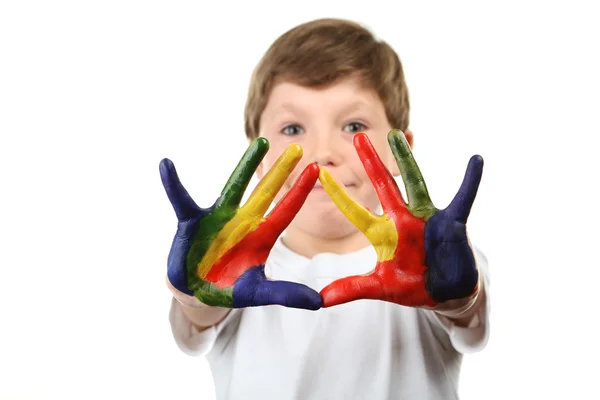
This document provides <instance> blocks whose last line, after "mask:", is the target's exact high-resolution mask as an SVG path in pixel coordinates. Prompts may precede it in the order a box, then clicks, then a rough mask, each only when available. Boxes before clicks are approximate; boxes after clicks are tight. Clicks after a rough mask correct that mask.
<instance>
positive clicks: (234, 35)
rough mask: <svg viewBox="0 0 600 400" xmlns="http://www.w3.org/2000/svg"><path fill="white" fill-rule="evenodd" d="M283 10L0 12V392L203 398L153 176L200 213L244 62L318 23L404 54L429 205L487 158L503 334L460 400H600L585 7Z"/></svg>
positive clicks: (237, 126)
mask: <svg viewBox="0 0 600 400" xmlns="http://www.w3.org/2000/svg"><path fill="white" fill-rule="evenodd" d="M283 3H284V2H279V3H273V4H271V5H265V4H264V3H260V2H256V1H254V2H246V3H245V4H243V5H242V2H239V5H233V4H231V2H223V3H221V5H219V6H216V5H214V4H213V5H211V6H202V5H200V2H191V1H190V2H179V1H168V2H167V1H163V2H158V1H124V0H120V1H108V0H104V1H96V2H92V1H85V2H84V1H70V2H67V1H53V2H50V1H48V2H43V1H39V2H32V1H5V2H2V3H1V4H2V5H0V134H1V141H0V163H1V164H0V174H1V180H0V202H1V207H0V235H1V241H0V268H1V274H0V398H2V399H4V398H8V399H12V398H40V399H42V398H52V399H67V398H68V399H71V398H77V399H81V398H85V399H91V398H118V399H129V398H146V397H148V396H152V398H155V397H159V398H170V399H177V398H199V399H213V398H214V389H213V386H212V377H211V373H210V370H209V369H208V366H207V364H206V362H205V360H204V359H198V358H191V357H187V356H185V355H183V353H181V352H180V351H179V350H178V348H177V347H176V345H175V343H174V341H173V339H172V336H171V332H170V327H169V323H168V320H167V315H168V308H169V302H170V294H169V292H168V290H167V289H166V287H165V284H164V274H165V271H166V256H167V253H168V251H169V247H170V242H171V239H172V236H173V234H174V232H175V227H176V219H175V215H174V213H173V211H172V208H171V206H170V204H169V202H168V200H167V197H166V195H165V193H164V190H163V188H162V186H161V182H160V178H159V173H158V164H159V161H160V160H161V159H162V158H163V157H169V158H170V159H172V160H173V161H174V162H175V165H176V166H177V168H178V171H179V173H180V176H181V178H182V180H183V182H184V184H185V185H186V186H187V188H188V190H189V191H190V192H191V193H192V195H193V196H194V198H195V199H196V200H197V202H199V203H200V204H202V205H203V206H209V205H210V204H212V202H213V201H214V199H215V198H216V196H217V195H218V193H219V192H220V189H221V186H222V185H223V184H224V182H225V180H226V179H227V177H228V176H229V173H230V172H231V170H232V169H233V168H234V166H235V165H236V164H237V161H238V159H239V157H240V156H241V154H242V153H243V151H244V150H245V148H246V145H247V143H246V141H245V137H244V133H243V105H244V102H245V95H246V89H247V86H248V82H249V78H250V74H251V72H252V69H253V68H254V65H255V64H256V63H257V62H258V60H259V58H260V57H261V56H262V54H263V53H264V51H265V50H266V49H267V47H268V46H269V45H270V44H271V42H272V41H273V40H275V38H276V37H277V36H278V35H280V34H282V33H283V32H285V31H286V30H288V29H290V28H292V27H293V26H295V25H297V24H299V23H302V22H306V21H308V20H311V19H314V18H319V17H341V18H351V19H355V20H358V21H359V22H362V23H365V24H366V25H368V26H369V27H371V28H372V29H373V30H374V31H375V34H376V35H377V36H378V37H380V38H382V39H384V40H386V41H387V42H389V43H390V44H391V45H392V46H393V47H394V48H395V49H396V51H397V52H398V53H399V55H400V57H401V59H402V61H403V63H404V67H405V72H406V77H407V80H408V84H409V88H410V92H411V102H412V122H411V127H412V129H413V131H414V132H415V135H416V138H415V157H416V158H417V160H418V162H419V164H420V166H421V169H422V171H423V173H424V174H425V178H426V180H427V182H428V186H429V189H430V192H431V195H432V197H433V199H434V202H435V203H436V205H438V207H445V206H446V205H447V204H448V202H449V201H450V199H451V198H452V197H453V195H454V193H455V191H456V190H457V189H458V186H459V185H460V182H461V180H462V176H463V173H464V169H465V167H466V164H467V161H468V159H469V157H470V156H471V155H473V154H475V153H478V154H481V155H482V156H483V157H484V159H485V163H486V164H485V168H484V175H483V180H482V184H481V187H480V191H479V194H478V197H477V200H476V202H475V207H474V209H473V212H472V214H471V220H470V223H469V224H470V235H471V238H472V240H473V242H474V243H475V244H476V245H478V246H479V247H481V248H482V249H483V251H484V252H485V253H486V254H487V256H488V258H489V261H490V268H491V271H492V284H493V287H492V296H493V304H492V308H493V309H492V324H493V326H492V336H491V339H490V342H489V346H488V348H486V349H485V350H484V351H483V352H482V353H479V354H476V355H472V356H468V357H466V358H465V360H464V368H463V373H462V379H461V384H460V392H461V395H462V399H507V398H511V399H531V398H553V397H558V398H577V399H584V398H597V397H595V396H597V393H595V392H597V381H598V377H597V375H598V369H597V363H598V355H599V354H598V353H599V351H598V350H599V349H598V347H599V346H598V344H597V343H598V329H597V328H596V326H595V320H596V316H597V315H598V305H597V301H596V299H597V296H598V294H597V293H598V291H597V288H598V283H599V282H600V281H599V278H600V274H599V272H598V269H599V267H600V265H599V264H600V263H599V261H598V255H597V254H598V253H597V249H598V244H597V241H598V239H599V236H600V235H598V224H599V222H600V221H599V220H598V217H597V213H598V211H597V207H598V200H599V198H598V194H597V187H598V178H597V174H598V171H600V168H598V156H597V154H598V151H597V147H595V145H594V144H595V143H597V140H596V139H597V136H598V134H599V133H600V128H599V126H600V123H599V122H598V110H599V108H600V101H599V97H600V95H599V93H600V80H599V78H598V72H599V71H600V62H599V61H598V53H599V52H598V48H599V45H598V39H597V38H599V37H600V29H599V28H598V17H599V14H598V12H597V11H595V10H594V9H593V8H592V4H593V2H592V1H590V2H587V3H584V2H573V1H569V2H567V1H564V2H561V3H558V2H557V3H552V4H549V3H550V2H541V1H540V2H539V3H534V2H514V3H512V4H511V3H510V2H506V1H504V2H497V3H496V5H493V6H492V5H490V3H487V2H486V4H485V5H483V4H482V3H483V2H472V3H465V2H460V3H458V2H452V5H450V4H447V3H450V2H437V3H432V2H410V4H409V3H408V2H402V1H394V2H391V1H390V2H386V3H387V4H385V3H383V2H377V1H373V0H370V1H362V2H356V3H351V2H348V1H343V2H341V1H337V2H335V3H334V2H325V1H317V2H315V1H306V0H303V1H296V2H289V4H288V3H287V2H285V3H286V4H283ZM392 4H393V9H392V8H390V7H392V6H391V5H392ZM210 160H213V161H210ZM399 379H401V377H399ZM265 390H268V389H267V388H265Z"/></svg>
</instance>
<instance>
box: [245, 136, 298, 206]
mask: <svg viewBox="0 0 600 400" xmlns="http://www.w3.org/2000/svg"><path fill="white" fill-rule="evenodd" d="M301 158H302V147H300V145H298V144H292V145H290V146H288V148H287V149H285V151H284V152H283V154H281V156H279V158H278V159H277V161H275V164H274V165H273V167H272V168H271V170H270V171H269V172H268V173H267V174H266V175H265V176H264V178H263V179H262V180H261V181H260V182H259V184H258V185H257V186H256V188H255V189H254V192H252V194H251V195H250V197H249V198H248V201H247V202H246V204H244V207H243V208H244V210H245V211H246V212H248V213H250V214H251V215H260V216H263V215H265V213H266V212H267V210H268V209H269V207H270V205H271V203H272V202H273V199H274V198H275V196H276V195H277V192H279V190H280V189H281V187H282V186H283V184H284V183H285V181H286V180H287V178H288V177H289V176H290V174H291V173H292V171H293V170H294V167H296V165H297V164H298V162H299V161H300V159H301Z"/></svg>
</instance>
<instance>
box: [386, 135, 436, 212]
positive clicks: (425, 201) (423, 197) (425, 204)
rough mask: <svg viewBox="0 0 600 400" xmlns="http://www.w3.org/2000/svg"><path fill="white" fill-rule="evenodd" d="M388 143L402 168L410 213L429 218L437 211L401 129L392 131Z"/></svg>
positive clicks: (401, 172)
mask: <svg viewBox="0 0 600 400" xmlns="http://www.w3.org/2000/svg"><path fill="white" fill-rule="evenodd" d="M388 143H389V145H390V147H391V149H392V153H393V154H394V158H396V162H397V163H398V167H399V168H400V174H401V175H402V180H403V181H404V186H405V188H406V196H407V197H408V207H409V209H410V211H411V212H412V214H413V215H415V216H417V217H424V218H429V217H430V216H431V215H433V213H434V212H435V211H436V209H435V207H434V205H433V203H432V202H431V198H430V197H429V192H428V191H427V186H426V185H425V179H423V174H421V170H420V169H419V166H418V165H417V162H416V161H415V159H414V157H413V154H412V151H411V150H410V146H409V144H408V142H407V141H406V137H405V136H404V133H402V131H400V130H399V129H393V130H391V131H390V133H389V134H388Z"/></svg>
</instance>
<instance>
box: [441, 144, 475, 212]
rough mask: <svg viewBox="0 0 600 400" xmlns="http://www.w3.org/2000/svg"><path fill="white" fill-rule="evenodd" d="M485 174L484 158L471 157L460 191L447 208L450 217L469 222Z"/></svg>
mask: <svg viewBox="0 0 600 400" xmlns="http://www.w3.org/2000/svg"><path fill="white" fill-rule="evenodd" d="M482 174H483V158H482V157H481V156H479V155H475V156H473V157H471V159H470V160H469V165H468V166H467V171H466V173H465V177H464V179H463V182H462V184H461V185H460V189H458V192H457V193H456V196H454V199H453V200H452V202H451V203H450V205H449V206H448V208H447V212H448V215H449V216H450V217H451V218H453V219H455V220H456V221H460V222H463V223H466V222H467V219H468V218H469V214H470V213H471V208H472V207H473V203H474V202H475V196H476V195H477V190H478V189H479V183H480V182H481V176H482Z"/></svg>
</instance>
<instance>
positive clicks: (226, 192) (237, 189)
mask: <svg viewBox="0 0 600 400" xmlns="http://www.w3.org/2000/svg"><path fill="white" fill-rule="evenodd" d="M267 151H269V141H268V140H267V139H265V138H263V137H259V138H256V139H254V141H252V143H251V144H250V146H248V149H247V150H246V152H245V153H244V155H243V157H242V158H241V159H240V162H239V163H238V165H237V167H236V168H235V170H234V171H233V173H232V174H231V176H230V177H229V180H227V183H226V184H225V187H224V188H223V191H222V192H221V197H220V198H219V201H218V202H217V205H216V206H217V207H228V208H236V207H238V206H239V204H240V202H241V201H242V198H243V197H244V192H245V191H246V188H247V187H248V184H249V183H250V180H251V179H252V176H253V175H254V172H255V171H256V169H257V168H258V166H259V165H260V163H261V161H262V160H263V158H264V157H265V154H267Z"/></svg>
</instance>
